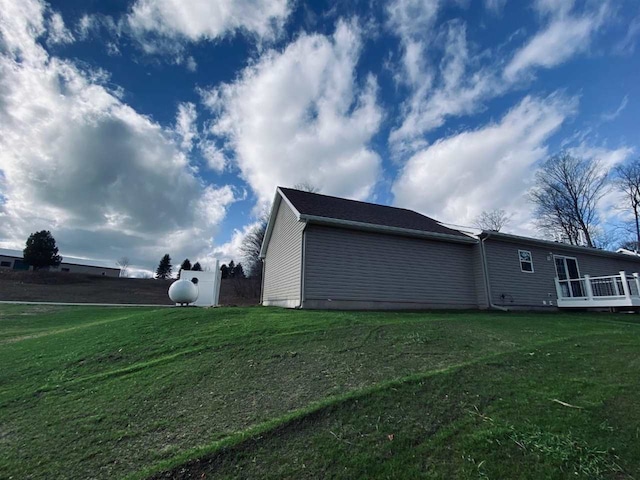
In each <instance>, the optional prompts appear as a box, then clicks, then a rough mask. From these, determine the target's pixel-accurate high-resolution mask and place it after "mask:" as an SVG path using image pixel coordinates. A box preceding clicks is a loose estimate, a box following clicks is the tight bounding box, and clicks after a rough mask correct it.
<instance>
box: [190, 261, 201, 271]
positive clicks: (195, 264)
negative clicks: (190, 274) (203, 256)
mask: <svg viewBox="0 0 640 480" xmlns="http://www.w3.org/2000/svg"><path fill="white" fill-rule="evenodd" d="M191 270H193V271H194V272H201V271H202V266H201V265H200V262H196V263H194V264H193V267H191Z"/></svg>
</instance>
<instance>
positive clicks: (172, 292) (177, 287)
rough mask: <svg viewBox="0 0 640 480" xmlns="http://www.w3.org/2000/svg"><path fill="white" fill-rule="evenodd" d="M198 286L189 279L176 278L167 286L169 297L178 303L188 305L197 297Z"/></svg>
mask: <svg viewBox="0 0 640 480" xmlns="http://www.w3.org/2000/svg"><path fill="white" fill-rule="evenodd" d="M198 293H199V292H198V286H197V285H195V284H194V283H193V282H192V281H191V280H177V281H175V282H173V283H172V284H171V286H170V287H169V298H170V299H171V301H172V302H175V303H179V304H180V305H188V304H190V303H193V302H195V301H196V300H197V299H198Z"/></svg>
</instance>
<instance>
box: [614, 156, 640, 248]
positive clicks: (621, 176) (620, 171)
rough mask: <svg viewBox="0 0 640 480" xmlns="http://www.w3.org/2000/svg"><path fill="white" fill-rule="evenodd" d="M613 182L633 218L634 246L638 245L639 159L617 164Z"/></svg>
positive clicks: (639, 204) (639, 234) (639, 233)
mask: <svg viewBox="0 0 640 480" xmlns="http://www.w3.org/2000/svg"><path fill="white" fill-rule="evenodd" d="M615 175H616V178H615V182H616V186H617V187H618V190H620V192H622V193H623V194H624V195H625V197H626V198H627V202H629V203H628V206H630V207H631V210H632V211H633V216H634V220H635V227H636V228H635V234H636V235H635V237H636V240H635V241H636V247H637V246H638V245H640V219H639V217H638V215H639V210H640V159H637V160H634V161H633V162H630V163H627V164H624V165H619V166H617V167H616V169H615Z"/></svg>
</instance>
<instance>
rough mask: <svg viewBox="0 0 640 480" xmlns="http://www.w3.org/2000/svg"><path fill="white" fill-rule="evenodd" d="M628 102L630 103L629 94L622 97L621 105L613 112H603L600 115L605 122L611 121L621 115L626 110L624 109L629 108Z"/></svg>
mask: <svg viewBox="0 0 640 480" xmlns="http://www.w3.org/2000/svg"><path fill="white" fill-rule="evenodd" d="M628 104H629V95H625V96H624V97H623V98H622V101H621V102H620V105H619V106H618V108H616V109H615V110H614V111H613V112H607V113H603V114H602V115H601V116H600V118H601V119H602V121H604V122H611V121H613V120H615V119H616V118H618V117H619V116H620V114H621V113H622V112H623V111H624V109H625V108H627V105H628Z"/></svg>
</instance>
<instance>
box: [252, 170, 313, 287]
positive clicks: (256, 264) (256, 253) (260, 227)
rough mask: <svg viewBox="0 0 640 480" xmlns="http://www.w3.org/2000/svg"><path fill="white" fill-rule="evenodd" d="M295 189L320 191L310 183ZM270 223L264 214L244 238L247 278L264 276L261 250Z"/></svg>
mask: <svg viewBox="0 0 640 480" xmlns="http://www.w3.org/2000/svg"><path fill="white" fill-rule="evenodd" d="M293 188H295V189H297V190H303V191H305V192H311V193H318V192H319V191H320V189H319V188H318V187H316V186H315V185H313V184H311V183H309V182H301V183H297V184H296V185H295V186H294V187H293ZM268 223H269V215H268V214H266V213H265V214H264V215H262V217H260V220H259V221H258V223H257V224H256V225H255V226H254V227H253V228H252V229H251V230H249V232H248V233H247V234H246V235H245V236H244V238H243V239H242V245H240V251H241V252H242V257H243V259H244V266H245V268H246V273H247V276H248V277H250V278H255V277H259V276H260V275H262V261H261V260H260V249H261V248H262V242H263V241H264V236H265V234H266V232H267V224H268Z"/></svg>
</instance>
